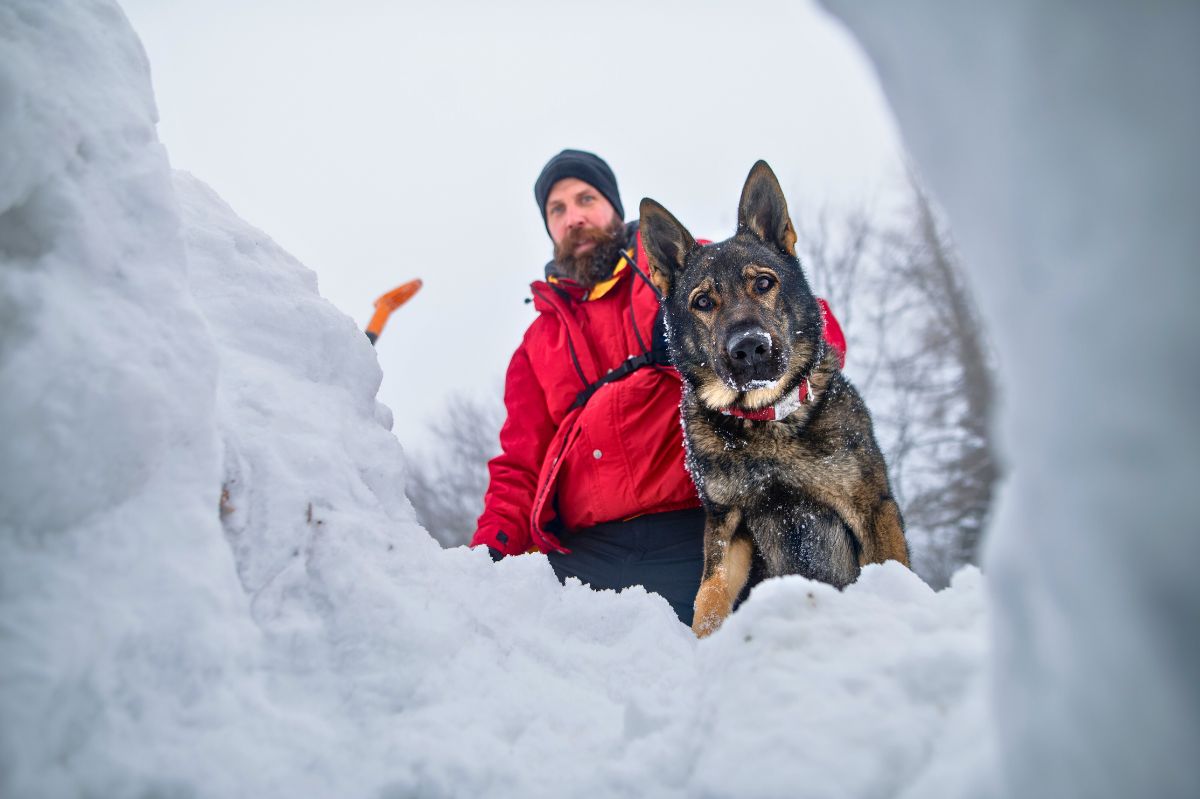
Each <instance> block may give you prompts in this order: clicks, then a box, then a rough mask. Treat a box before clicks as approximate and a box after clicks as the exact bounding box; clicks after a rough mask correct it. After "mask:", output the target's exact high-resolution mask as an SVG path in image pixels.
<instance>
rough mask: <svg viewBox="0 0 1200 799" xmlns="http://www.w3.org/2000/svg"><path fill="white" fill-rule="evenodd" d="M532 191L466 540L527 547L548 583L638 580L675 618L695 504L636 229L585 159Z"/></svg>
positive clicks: (613, 584) (566, 161) (574, 155)
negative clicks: (527, 239) (530, 301)
mask: <svg viewBox="0 0 1200 799" xmlns="http://www.w3.org/2000/svg"><path fill="white" fill-rule="evenodd" d="M534 196H535V198H536V199H537V203H538V209H539V210H540V211H541V213H542V218H543V220H544V222H545V225H546V231H547V232H548V233H549V234H550V238H551V240H552V241H553V242H554V260H553V261H551V262H550V264H548V265H547V267H546V279H545V280H541V281H536V282H534V283H533V284H532V286H531V288H532V291H533V297H534V308H535V309H536V310H537V311H538V317H537V318H536V319H535V320H534V321H533V323H532V324H531V325H530V326H529V329H528V330H527V331H526V333H525V337H524V339H523V341H522V342H521V345H520V347H518V348H517V351H516V353H515V354H514V355H513V358H512V361H511V363H510V364H509V367H508V375H507V378H506V381H505V392H504V393H505V396H504V402H505V406H506V408H507V411H508V416H507V419H506V421H505V423H504V426H503V428H502V429H501V431H500V444H501V448H502V450H503V452H502V454H501V455H499V456H498V457H496V458H495V459H493V460H492V461H491V463H490V464H489V465H488V468H489V471H490V474H491V483H490V485H489V488H488V491H487V495H486V496H485V499H484V511H483V514H482V515H481V516H480V517H479V522H478V524H477V529H476V532H475V535H474V538H473V539H472V545H473V546H481V545H486V546H488V547H489V549H490V550H491V551H492V554H493V557H502V556H504V555H515V554H520V553H522V552H526V551H529V550H530V549H531V548H536V549H538V550H541V551H542V552H545V553H547V555H548V556H549V560H550V563H551V565H552V566H553V567H554V571H555V573H556V574H557V575H558V577H559V579H560V580H564V579H566V577H578V578H579V579H580V580H582V581H583V582H584V583H587V584H588V585H591V586H592V587H593V588H597V589H602V588H613V589H618V590H620V589H622V588H627V587H629V586H633V585H642V586H645V588H646V589H647V590H648V591H653V592H655V593H658V594H660V595H662V596H663V597H665V598H666V600H667V601H668V602H669V603H670V604H671V607H672V608H674V610H675V613H676V614H677V615H678V616H679V618H680V620H681V621H682V622H683V623H684V624H687V625H689V626H690V625H691V622H692V603H693V601H694V600H695V598H696V590H697V588H698V587H699V584H700V573H701V570H702V566H703V543H702V542H703V530H704V514H703V512H702V511H701V510H700V501H699V499H698V497H697V494H696V489H695V487H694V486H693V484H692V481H691V478H690V477H689V476H688V474H687V472H686V470H685V469H684V466H683V437H682V434H681V431H680V426H679V398H680V391H681V383H680V378H679V375H678V373H677V372H676V371H675V370H674V369H672V368H670V367H669V366H668V365H666V364H667V360H666V356H665V348H664V347H662V345H661V343H660V345H659V347H658V348H657V350H658V353H657V358H656V357H655V349H656V348H655V346H654V342H655V318H656V316H657V313H658V296H657V294H656V293H655V291H654V289H653V287H652V286H651V285H650V283H649V281H648V280H647V279H646V275H647V274H648V272H647V270H648V265H647V262H646V254H645V252H644V251H643V250H642V248H641V242H640V237H639V235H638V232H637V223H636V222H633V223H630V224H628V225H627V224H625V223H624V221H623V218H624V209H623V206H622V204H621V197H620V194H619V192H618V190H617V181H616V177H615V176H614V175H613V172H612V170H611V169H610V168H609V166H608V164H606V163H605V162H604V161H603V160H601V159H600V158H598V157H597V156H595V155H593V154H591V153H586V152H582V151H579V150H564V151H563V152H561V153H559V154H558V155H556V156H555V157H554V158H552V159H550V161H549V163H547V164H546V166H545V168H544V169H543V170H542V173H541V175H539V177H538V179H537V182H536V184H535V186H534ZM639 270H640V273H639ZM659 335H660V338H661V331H659ZM631 356H632V357H631ZM614 370H615V371H614Z"/></svg>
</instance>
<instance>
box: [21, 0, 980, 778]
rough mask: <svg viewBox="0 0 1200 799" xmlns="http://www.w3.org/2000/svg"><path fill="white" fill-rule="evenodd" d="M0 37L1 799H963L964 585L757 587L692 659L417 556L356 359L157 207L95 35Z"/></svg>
mask: <svg viewBox="0 0 1200 799" xmlns="http://www.w3.org/2000/svg"><path fill="white" fill-rule="evenodd" d="M0 30H3V31H5V35H4V36H3V37H0V139H2V140H3V141H5V142H6V144H9V143H11V146H6V148H5V149H4V150H0V308H2V309H3V314H2V315H0V331H2V332H3V336H2V338H0V380H2V381H3V385H4V386H5V390H4V392H3V394H2V395H0V424H2V426H3V429H4V431H5V443H4V447H3V448H2V449H0V473H2V474H3V480H0V499H2V504H0V619H3V625H2V626H0V652H2V655H0V794H2V795H5V796H21V797H40V796H77V795H101V796H106V797H121V796H147V795H164V796H184V795H186V796H215V797H230V796H240V795H246V796H268V797H270V796H378V797H400V796H474V795H486V796H514V797H516V796H522V797H525V796H550V795H562V794H564V793H565V792H571V793H576V792H578V793H586V794H592V795H606V796H607V795H630V796H647V795H654V796H679V797H685V796H687V797H690V796H728V795H738V796H764V797H767V796H778V795H780V794H789V795H791V794H802V795H805V796H812V797H826V796H827V797H852V796H885V795H896V794H901V793H904V792H905V791H908V792H909V793H910V795H912V796H930V795H936V794H938V793H939V792H942V791H944V792H946V793H947V794H948V795H949V794H960V793H963V792H980V791H981V790H982V787H981V785H979V784H977V783H979V779H978V776H977V775H979V774H986V773H988V766H987V763H988V759H989V757H990V750H989V748H988V740H989V738H988V736H987V724H988V721H987V716H986V714H985V713H984V710H983V705H982V701H981V697H982V696H983V693H982V687H981V682H980V681H981V664H982V662H983V660H984V658H985V654H986V653H985V636H984V629H983V627H984V623H985V612H984V607H983V590H982V582H981V580H980V577H979V575H978V573H977V572H973V571H968V572H964V573H962V574H960V575H959V577H958V578H957V579H956V581H955V583H954V584H953V585H952V587H951V588H950V589H947V590H946V591H943V592H941V593H936V594H935V593H933V592H932V591H930V590H929V589H928V588H926V587H925V586H924V585H923V584H922V583H921V582H920V581H919V580H918V579H917V578H916V577H915V576H913V575H912V574H911V573H909V572H907V571H906V570H904V569H902V568H900V567H898V566H895V565H894V564H893V565H890V566H884V567H872V568H869V569H867V570H866V571H865V572H864V574H863V577H862V579H861V580H860V581H859V583H858V584H856V585H854V586H852V587H851V588H849V589H847V590H846V591H845V592H844V593H838V592H836V591H833V590H832V589H830V588H828V587H826V586H823V585H819V584H815V583H810V582H808V581H805V580H803V579H800V578H793V579H786V580H780V581H775V582H771V583H768V584H765V585H763V586H762V587H761V588H760V589H759V590H757V591H756V592H755V594H754V596H753V597H751V599H750V601H749V602H748V603H747V604H746V605H745V606H744V609H743V610H742V611H740V612H739V613H738V614H737V615H735V616H734V617H733V618H732V619H731V620H730V621H729V622H728V624H727V625H726V626H725V627H724V628H723V629H722V630H721V631H719V632H718V633H717V634H716V635H714V636H713V637H711V638H710V639H706V640H705V641H703V642H697V641H696V640H695V639H694V638H693V637H692V635H691V633H690V631H689V630H687V629H686V628H684V627H682V626H681V625H679V624H678V622H677V621H676V619H675V617H674V614H673V613H672V612H671V610H670V608H669V606H668V605H667V603H666V602H665V601H664V600H662V599H661V598H659V597H656V596H652V595H647V594H646V593H645V592H644V591H641V590H637V589H635V590H631V591H627V592H625V593H623V594H619V595H617V594H613V593H597V592H593V591H591V590H588V589H586V588H584V587H582V586H580V585H578V584H571V585H568V586H566V587H565V588H564V587H562V586H559V584H558V583H557V581H556V580H555V579H554V576H553V573H552V571H551V569H550V568H549V566H548V564H547V562H546V560H545V559H544V558H543V557H541V556H524V557H519V558H510V559H506V560H505V561H503V562H501V563H499V564H493V563H492V562H491V561H490V559H489V558H488V557H487V556H486V554H484V553H481V552H475V551H469V550H465V549H456V550H448V551H443V550H441V549H440V547H438V545H437V544H436V543H435V542H434V541H433V540H432V539H430V538H429V537H428V536H427V535H426V534H425V533H424V531H422V530H421V529H419V528H418V527H417V526H416V524H415V523H414V521H413V515H412V511H411V508H410V507H409V505H408V502H407V500H405V499H404V494H403V483H404V474H403V464H404V457H403V453H402V452H401V451H400V448H399V445H398V444H397V443H396V441H395V439H394V438H393V437H392V436H391V434H390V432H389V427H390V418H389V416H390V414H389V412H388V411H387V409H386V408H383V407H381V406H379V405H378V404H377V403H376V401H375V399H374V397H375V392H376V389H377V388H378V385H379V379H380V373H379V368H378V365H377V362H376V360H375V358H374V353H373V350H372V348H371V347H370V346H369V344H368V343H367V341H366V338H365V336H363V335H362V333H361V331H359V330H358V329H357V328H356V326H355V325H354V323H353V322H352V321H351V320H349V319H347V318H346V317H344V316H343V315H341V314H340V313H339V312H337V311H336V310H335V309H334V308H333V307H332V306H330V305H329V304H328V303H326V302H325V301H323V300H322V299H321V298H320V297H319V296H318V294H317V290H316V281H315V279H314V276H313V275H312V273H311V272H309V271H308V270H307V269H305V268H304V267H303V266H302V265H300V264H299V263H297V262H296V261H295V260H294V259H292V258H291V257H289V256H288V255H287V254H286V253H284V252H282V251H281V250H280V249H279V248H278V247H277V246H276V245H275V244H274V243H273V242H271V240H270V239H269V238H268V237H266V236H265V235H264V234H262V233H261V232H259V231H257V230H255V229H253V228H251V227H250V226H248V225H247V224H246V223H245V222H243V221H242V220H240V219H239V218H238V217H237V216H236V214H234V213H233V212H232V211H231V210H230V209H229V208H228V207H227V206H226V205H225V204H224V203H223V202H222V201H221V200H220V199H219V198H218V197H216V195H215V194H214V193H213V192H212V191H211V190H209V189H208V188H207V187H206V186H204V185H203V184H202V183H200V182H199V181H197V180H196V179H194V178H192V177H190V176H188V175H183V174H177V175H173V174H172V173H171V171H170V169H169V165H168V162H167V158H166V155H165V153H164V152H163V150H162V148H161V146H160V145H159V144H158V143H157V140H156V137H155V129H154V125H155V110H154V105H153V101H152V95H151V90H150V84H149V78H148V74H149V73H148V67H147V64H146V62H145V58H144V56H143V53H142V50H141V48H140V46H139V45H138V42H137V40H136V38H135V37H134V36H133V34H132V32H131V31H130V30H129V27H128V24H127V23H126V21H125V20H124V17H123V16H122V14H121V13H120V11H119V10H118V9H116V8H115V7H114V6H113V5H112V4H111V3H108V2H65V1H64V2H46V1H45V0H4V2H2V3H0ZM964 735H970V736H972V737H973V739H974V740H975V742H976V743H975V745H973V746H971V747H970V749H969V752H967V753H965V755H964V753H963V752H962V751H960V750H961V749H962V745H961V743H960V741H961V739H962V738H963V736H964Z"/></svg>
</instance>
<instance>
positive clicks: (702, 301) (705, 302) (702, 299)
mask: <svg viewBox="0 0 1200 799" xmlns="http://www.w3.org/2000/svg"><path fill="white" fill-rule="evenodd" d="M692 307H693V308H695V309H696V310H697V311H708V310H711V309H712V307H713V301H712V297H709V296H708V295H707V294H697V295H696V299H694V300H692Z"/></svg>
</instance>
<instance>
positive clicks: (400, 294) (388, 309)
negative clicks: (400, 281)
mask: <svg viewBox="0 0 1200 799" xmlns="http://www.w3.org/2000/svg"><path fill="white" fill-rule="evenodd" d="M421 286H422V283H421V279H420V278H417V279H416V280H410V281H408V282H407V283H405V284H404V285H403V286H397V287H396V288H394V289H392V290H391V291H389V292H388V293H387V294H384V295H383V296H381V297H380V298H379V299H377V300H375V315H374V316H372V317H371V322H370V323H369V324H368V325H367V338H369V339H371V343H372V344H374V343H375V341H376V340H377V339H378V338H379V334H380V333H382V332H383V326H384V325H385V324H387V320H388V317H389V316H391V315H392V311H394V310H396V309H397V308H399V307H400V306H401V305H403V304H404V303H406V302H408V301H409V300H411V299H412V298H413V295H414V294H416V293H417V292H418V291H420V290H421Z"/></svg>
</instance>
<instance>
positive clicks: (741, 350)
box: [725, 327, 771, 370]
mask: <svg viewBox="0 0 1200 799" xmlns="http://www.w3.org/2000/svg"><path fill="white" fill-rule="evenodd" d="M725 351H726V352H728V353H729V357H730V359H731V360H732V361H733V364H734V367H735V368H741V369H751V370H754V369H757V368H758V367H759V366H761V365H763V364H765V363H766V362H768V361H769V360H770V359H771V337H770V336H769V335H768V334H767V331H765V330H763V329H762V328H760V327H754V328H749V329H744V328H743V329H742V330H737V331H734V333H733V334H732V335H730V336H729V338H728V339H727V340H726V342H725Z"/></svg>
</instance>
